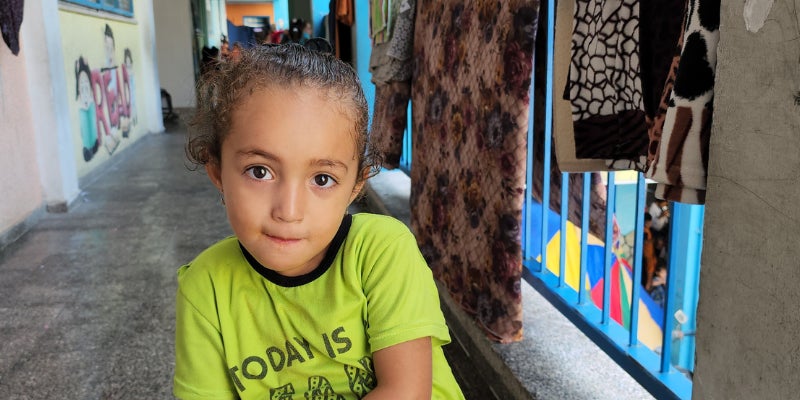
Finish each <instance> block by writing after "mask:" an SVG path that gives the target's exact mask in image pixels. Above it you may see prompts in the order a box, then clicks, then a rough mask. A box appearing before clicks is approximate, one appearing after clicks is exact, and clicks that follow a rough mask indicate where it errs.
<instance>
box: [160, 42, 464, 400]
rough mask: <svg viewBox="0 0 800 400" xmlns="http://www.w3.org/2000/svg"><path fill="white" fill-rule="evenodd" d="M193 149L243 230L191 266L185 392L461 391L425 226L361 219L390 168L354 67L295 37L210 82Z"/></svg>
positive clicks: (246, 57) (182, 316)
mask: <svg viewBox="0 0 800 400" xmlns="http://www.w3.org/2000/svg"><path fill="white" fill-rule="evenodd" d="M197 104H198V113H197V116H196V117H195V121H194V127H195V128H196V129H194V131H193V132H192V133H191V134H190V138H189V142H188V145H187V154H188V155H189V157H190V159H191V160H192V161H193V162H195V163H197V164H200V165H203V166H205V169H206V171H207V173H208V176H209V178H210V179H211V181H212V182H213V183H214V185H215V186H216V187H217V189H219V192H220V196H222V202H223V204H224V205H225V208H226V210H227V214H228V219H229V221H230V224H231V227H232V228H233V232H234V234H235V236H233V237H229V238H227V239H224V240H222V241H220V242H218V243H217V244H214V245H213V246H211V247H210V248H208V249H207V250H205V251H204V252H202V253H201V254H200V255H199V256H198V257H197V258H196V259H195V260H193V261H192V262H191V263H190V264H188V265H185V266H183V267H181V268H180V270H179V271H178V294H177V332H176V350H175V351H176V355H175V364H176V365H175V377H174V393H175V395H176V396H177V397H179V398H183V399H212V398H213V399H235V398H242V399H298V400H300V399H362V398H364V399H381V398H391V399H405V398H409V399H410V398H414V399H422V398H426V399H428V398H436V399H462V398H464V396H463V395H462V393H461V391H460V389H459V387H458V385H457V383H456V382H455V379H454V378H453V374H452V372H451V370H450V367H449V366H448V364H447V361H446V360H445V358H444V355H443V353H442V346H443V345H445V344H447V343H448V342H449V341H450V337H449V334H448V329H447V326H446V325H445V321H444V317H443V315H442V312H441V309H440V306H439V299H438V294H437V290H436V286H435V284H434V281H433V278H432V274H431V271H430V269H429V268H428V267H427V265H426V264H425V261H424V260H423V258H422V256H421V254H420V252H419V250H418V249H417V245H416V241H415V239H414V236H413V235H412V234H411V232H410V231H409V230H408V229H407V228H406V227H405V226H404V225H403V224H402V223H400V222H399V221H397V220H395V219H392V218H389V217H384V216H377V215H370V214H357V215H348V214H347V208H348V206H349V205H350V203H351V202H352V201H353V200H354V199H355V198H356V196H358V194H359V192H360V190H361V188H362V186H363V185H364V182H365V180H366V178H367V177H368V176H369V174H370V172H371V171H373V170H374V168H376V167H377V166H376V164H375V162H374V160H373V157H372V156H371V155H372V154H373V153H372V152H371V151H370V150H371V149H370V145H369V143H368V140H367V120H368V114H367V103H366V100H365V98H364V94H363V92H362V89H361V86H360V82H359V80H358V77H357V76H356V74H355V72H354V71H353V70H352V68H350V67H349V66H348V65H346V64H344V63H343V62H341V61H339V60H337V59H336V58H335V57H333V56H332V55H330V54H325V53H322V52H318V51H314V50H309V49H307V48H305V47H302V46H300V45H297V44H285V45H267V46H261V47H256V48H253V49H248V50H245V51H243V54H242V58H241V60H240V61H239V62H238V63H225V64H223V65H220V69H219V70H215V71H211V72H209V73H208V74H206V75H204V76H203V78H202V82H201V83H200V85H199V87H198V103H197Z"/></svg>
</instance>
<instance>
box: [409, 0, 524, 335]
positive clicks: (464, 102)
mask: <svg viewBox="0 0 800 400" xmlns="http://www.w3.org/2000/svg"><path fill="white" fill-rule="evenodd" d="M417 7H418V12H417V21H418V23H417V24H416V29H415V37H414V58H415V66H414V78H413V79H412V90H411V96H412V99H413V100H412V101H413V104H414V107H413V115H412V117H413V146H414V147H413V168H412V170H411V199H410V202H411V204H410V206H411V207H410V208H411V225H412V228H413V230H414V233H415V234H416V235H417V240H418V241H419V244H420V248H421V250H422V252H423V254H424V255H425V257H426V259H427V260H428V262H429V264H430V266H431V268H432V269H433V271H434V274H435V276H436V277H437V279H439V280H441V281H442V282H443V283H444V285H445V286H446V287H447V289H448V291H449V292H450V295H451V296H452V297H453V299H454V300H455V301H456V302H457V303H458V304H460V305H461V307H462V308H463V309H464V310H466V311H467V312H468V313H470V314H472V315H474V316H475V318H476V320H477V322H478V324H479V326H481V327H482V328H483V329H484V330H485V331H486V332H487V334H488V336H489V337H490V338H491V339H493V340H496V341H499V342H511V341H516V340H519V339H521V337H522V307H521V294H520V279H521V274H522V256H521V244H520V239H521V237H520V235H521V230H520V229H521V227H520V223H521V213H522V204H523V200H524V185H525V164H526V162H525V160H526V135H527V127H528V120H529V115H528V114H529V112H528V109H529V100H530V99H529V96H528V90H529V88H530V76H531V68H532V52H533V47H534V37H535V32H536V24H537V21H538V3H537V2H530V1H522V0H510V1H503V2H463V1H458V0H445V1H436V2H419V3H418V4H417Z"/></svg>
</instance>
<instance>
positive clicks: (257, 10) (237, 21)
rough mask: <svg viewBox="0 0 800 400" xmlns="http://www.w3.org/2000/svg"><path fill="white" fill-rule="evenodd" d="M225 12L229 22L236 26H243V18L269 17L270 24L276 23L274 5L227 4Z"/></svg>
mask: <svg viewBox="0 0 800 400" xmlns="http://www.w3.org/2000/svg"><path fill="white" fill-rule="evenodd" d="M225 12H226V13H227V14H228V20H229V21H231V22H232V23H233V24H234V25H237V26H241V25H242V17H249V16H257V17H263V16H268V17H269V21H270V23H272V24H274V23H275V13H274V12H273V8H272V3H264V4H227V5H225Z"/></svg>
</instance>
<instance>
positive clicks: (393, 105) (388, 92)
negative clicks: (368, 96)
mask: <svg viewBox="0 0 800 400" xmlns="http://www.w3.org/2000/svg"><path fill="white" fill-rule="evenodd" d="M383 1H385V0H376V2H377V3H381V4H380V7H378V8H379V10H375V9H374V8H371V9H370V12H383V11H382V10H383V7H392V8H393V9H392V12H391V13H387V15H391V16H392V17H393V18H394V19H393V20H390V21H386V22H385V25H381V26H380V28H379V29H380V30H381V32H382V34H381V38H382V39H387V38H388V39H387V40H385V41H381V42H379V41H373V44H372V53H371V55H370V60H369V69H370V73H371V74H372V83H374V84H375V107H374V111H373V115H372V129H371V132H372V133H371V134H372V141H373V143H375V145H376V146H377V147H378V149H379V150H380V151H381V152H382V153H383V156H384V160H383V166H384V168H387V169H394V168H397V166H398V165H399V164H400V157H401V156H402V152H403V135H404V133H405V130H406V124H407V121H408V114H407V110H408V102H409V100H410V97H411V66H412V56H413V51H414V18H415V11H416V1H415V0H395V1H391V2H388V4H384V3H383ZM381 18H383V17H381ZM375 19H376V17H375V16H374V15H371V20H372V21H373V23H375ZM379 19H380V18H379ZM381 23H382V24H383V23H384V22H381ZM374 26H375V25H372V26H371V27H373V28H374ZM388 29H391V30H388ZM372 34H373V36H374V35H375V32H373V33H372Z"/></svg>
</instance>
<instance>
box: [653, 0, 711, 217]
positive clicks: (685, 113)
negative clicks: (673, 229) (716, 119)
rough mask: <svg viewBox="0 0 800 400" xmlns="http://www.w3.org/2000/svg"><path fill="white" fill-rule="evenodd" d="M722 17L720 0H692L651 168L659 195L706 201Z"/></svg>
mask: <svg viewBox="0 0 800 400" xmlns="http://www.w3.org/2000/svg"><path fill="white" fill-rule="evenodd" d="M719 19H720V0H698V1H691V2H689V7H688V9H687V14H686V28H685V29H684V33H683V45H682V50H681V55H680V59H679V60H676V61H677V65H676V66H675V68H673V69H672V71H671V74H670V77H669V78H668V82H667V84H668V85H669V84H670V83H672V91H671V93H670V95H669V101H668V102H667V103H666V114H665V117H664V123H663V132H662V134H661V138H660V141H659V142H658V143H657V148H656V149H655V152H654V153H655V156H654V159H653V161H652V163H651V164H650V167H649V169H648V171H647V176H648V177H650V178H652V179H653V180H655V181H656V182H658V185H657V186H656V193H655V195H656V197H658V198H661V199H666V200H673V201H680V202H684V203H694V204H702V203H704V202H705V188H706V176H707V169H708V146H709V141H710V136H711V114H712V110H713V99H714V75H715V69H716V65H717V43H718V42H719ZM670 81H672V82H670Z"/></svg>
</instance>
